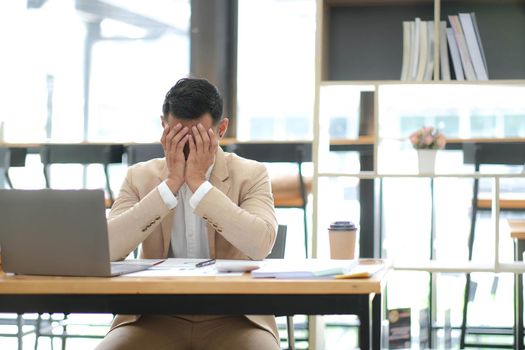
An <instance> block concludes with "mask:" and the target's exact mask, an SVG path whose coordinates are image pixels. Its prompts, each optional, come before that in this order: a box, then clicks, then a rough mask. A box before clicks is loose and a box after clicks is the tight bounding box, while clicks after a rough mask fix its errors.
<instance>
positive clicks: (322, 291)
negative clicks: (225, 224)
mask: <svg viewBox="0 0 525 350" xmlns="http://www.w3.org/2000/svg"><path fill="white" fill-rule="evenodd" d="M386 267H387V268H386V269H384V270H382V271H380V272H378V273H376V274H375V275H374V276H373V277H372V278H369V279H353V280H352V279H348V280H275V279H253V278H251V276H250V275H249V274H245V275H243V276H240V277H169V278H167V277H163V278H144V277H124V276H123V277H116V278H90V277H43V276H13V275H6V274H4V273H3V272H1V271H0V312H16V313H32V312H38V313H43V312H66V313H71V312H79V313H122V314H259V315H267V314H278V315H293V314H308V315H326V314H352V315H358V317H359V320H360V322H361V326H360V329H359V344H360V348H361V349H371V348H372V349H380V342H381V320H382V299H383V298H382V297H383V294H382V292H383V291H384V288H385V286H386V275H387V274H388V268H389V265H387V266H386Z"/></svg>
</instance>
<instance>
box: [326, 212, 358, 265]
mask: <svg viewBox="0 0 525 350" xmlns="http://www.w3.org/2000/svg"><path fill="white" fill-rule="evenodd" d="M356 234H357V227H355V225H354V223H353V222H351V221H335V222H333V223H331V224H330V227H329V228H328V235H329V240H330V258H331V259H354V255H355V240H356Z"/></svg>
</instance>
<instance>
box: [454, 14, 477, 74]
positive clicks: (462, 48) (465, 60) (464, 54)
mask: <svg viewBox="0 0 525 350" xmlns="http://www.w3.org/2000/svg"><path fill="white" fill-rule="evenodd" d="M448 20H449V22H450V25H451V27H452V29H453V31H454V37H455V38H456V43H457V45H458V50H459V57H460V58H461V63H462V65H463V71H464V73H465V78H467V80H476V72H475V71H474V67H473V65H472V59H471V57H470V53H469V50H468V47H467V42H466V40H465V34H464V33H463V28H462V27H461V23H460V22H459V17H458V16H457V15H451V16H448Z"/></svg>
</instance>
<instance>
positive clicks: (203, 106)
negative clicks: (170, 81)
mask: <svg viewBox="0 0 525 350" xmlns="http://www.w3.org/2000/svg"><path fill="white" fill-rule="evenodd" d="M206 112H209V113H210V114H211V117H212V118H213V124H214V125H216V124H217V123H219V122H220V120H221V118H222V96H221V94H220V93H219V90H218V89H217V88H216V87H215V86H213V84H211V83H210V82H209V81H207V80H206V79H195V78H183V79H180V80H179V81H178V82H177V83H176V84H175V85H174V86H173V87H172V88H171V89H170V91H168V93H167V94H166V98H165V99H164V103H163V104H162V114H163V115H164V118H165V119H167V118H168V114H171V115H172V116H174V117H176V118H178V119H197V118H200V117H201V116H202V115H203V114H205V113H206Z"/></svg>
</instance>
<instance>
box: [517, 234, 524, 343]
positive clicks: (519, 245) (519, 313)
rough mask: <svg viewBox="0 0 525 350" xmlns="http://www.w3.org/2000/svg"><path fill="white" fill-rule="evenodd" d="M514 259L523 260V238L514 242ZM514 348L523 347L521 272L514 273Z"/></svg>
mask: <svg viewBox="0 0 525 350" xmlns="http://www.w3.org/2000/svg"><path fill="white" fill-rule="evenodd" d="M515 247H516V249H515V257H514V258H515V260H516V261H523V252H524V251H525V240H523V239H518V240H516V244H515ZM514 288H515V289H514V293H515V295H514V300H515V303H516V304H515V308H514V348H515V349H517V350H521V349H523V274H522V273H516V274H514Z"/></svg>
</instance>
